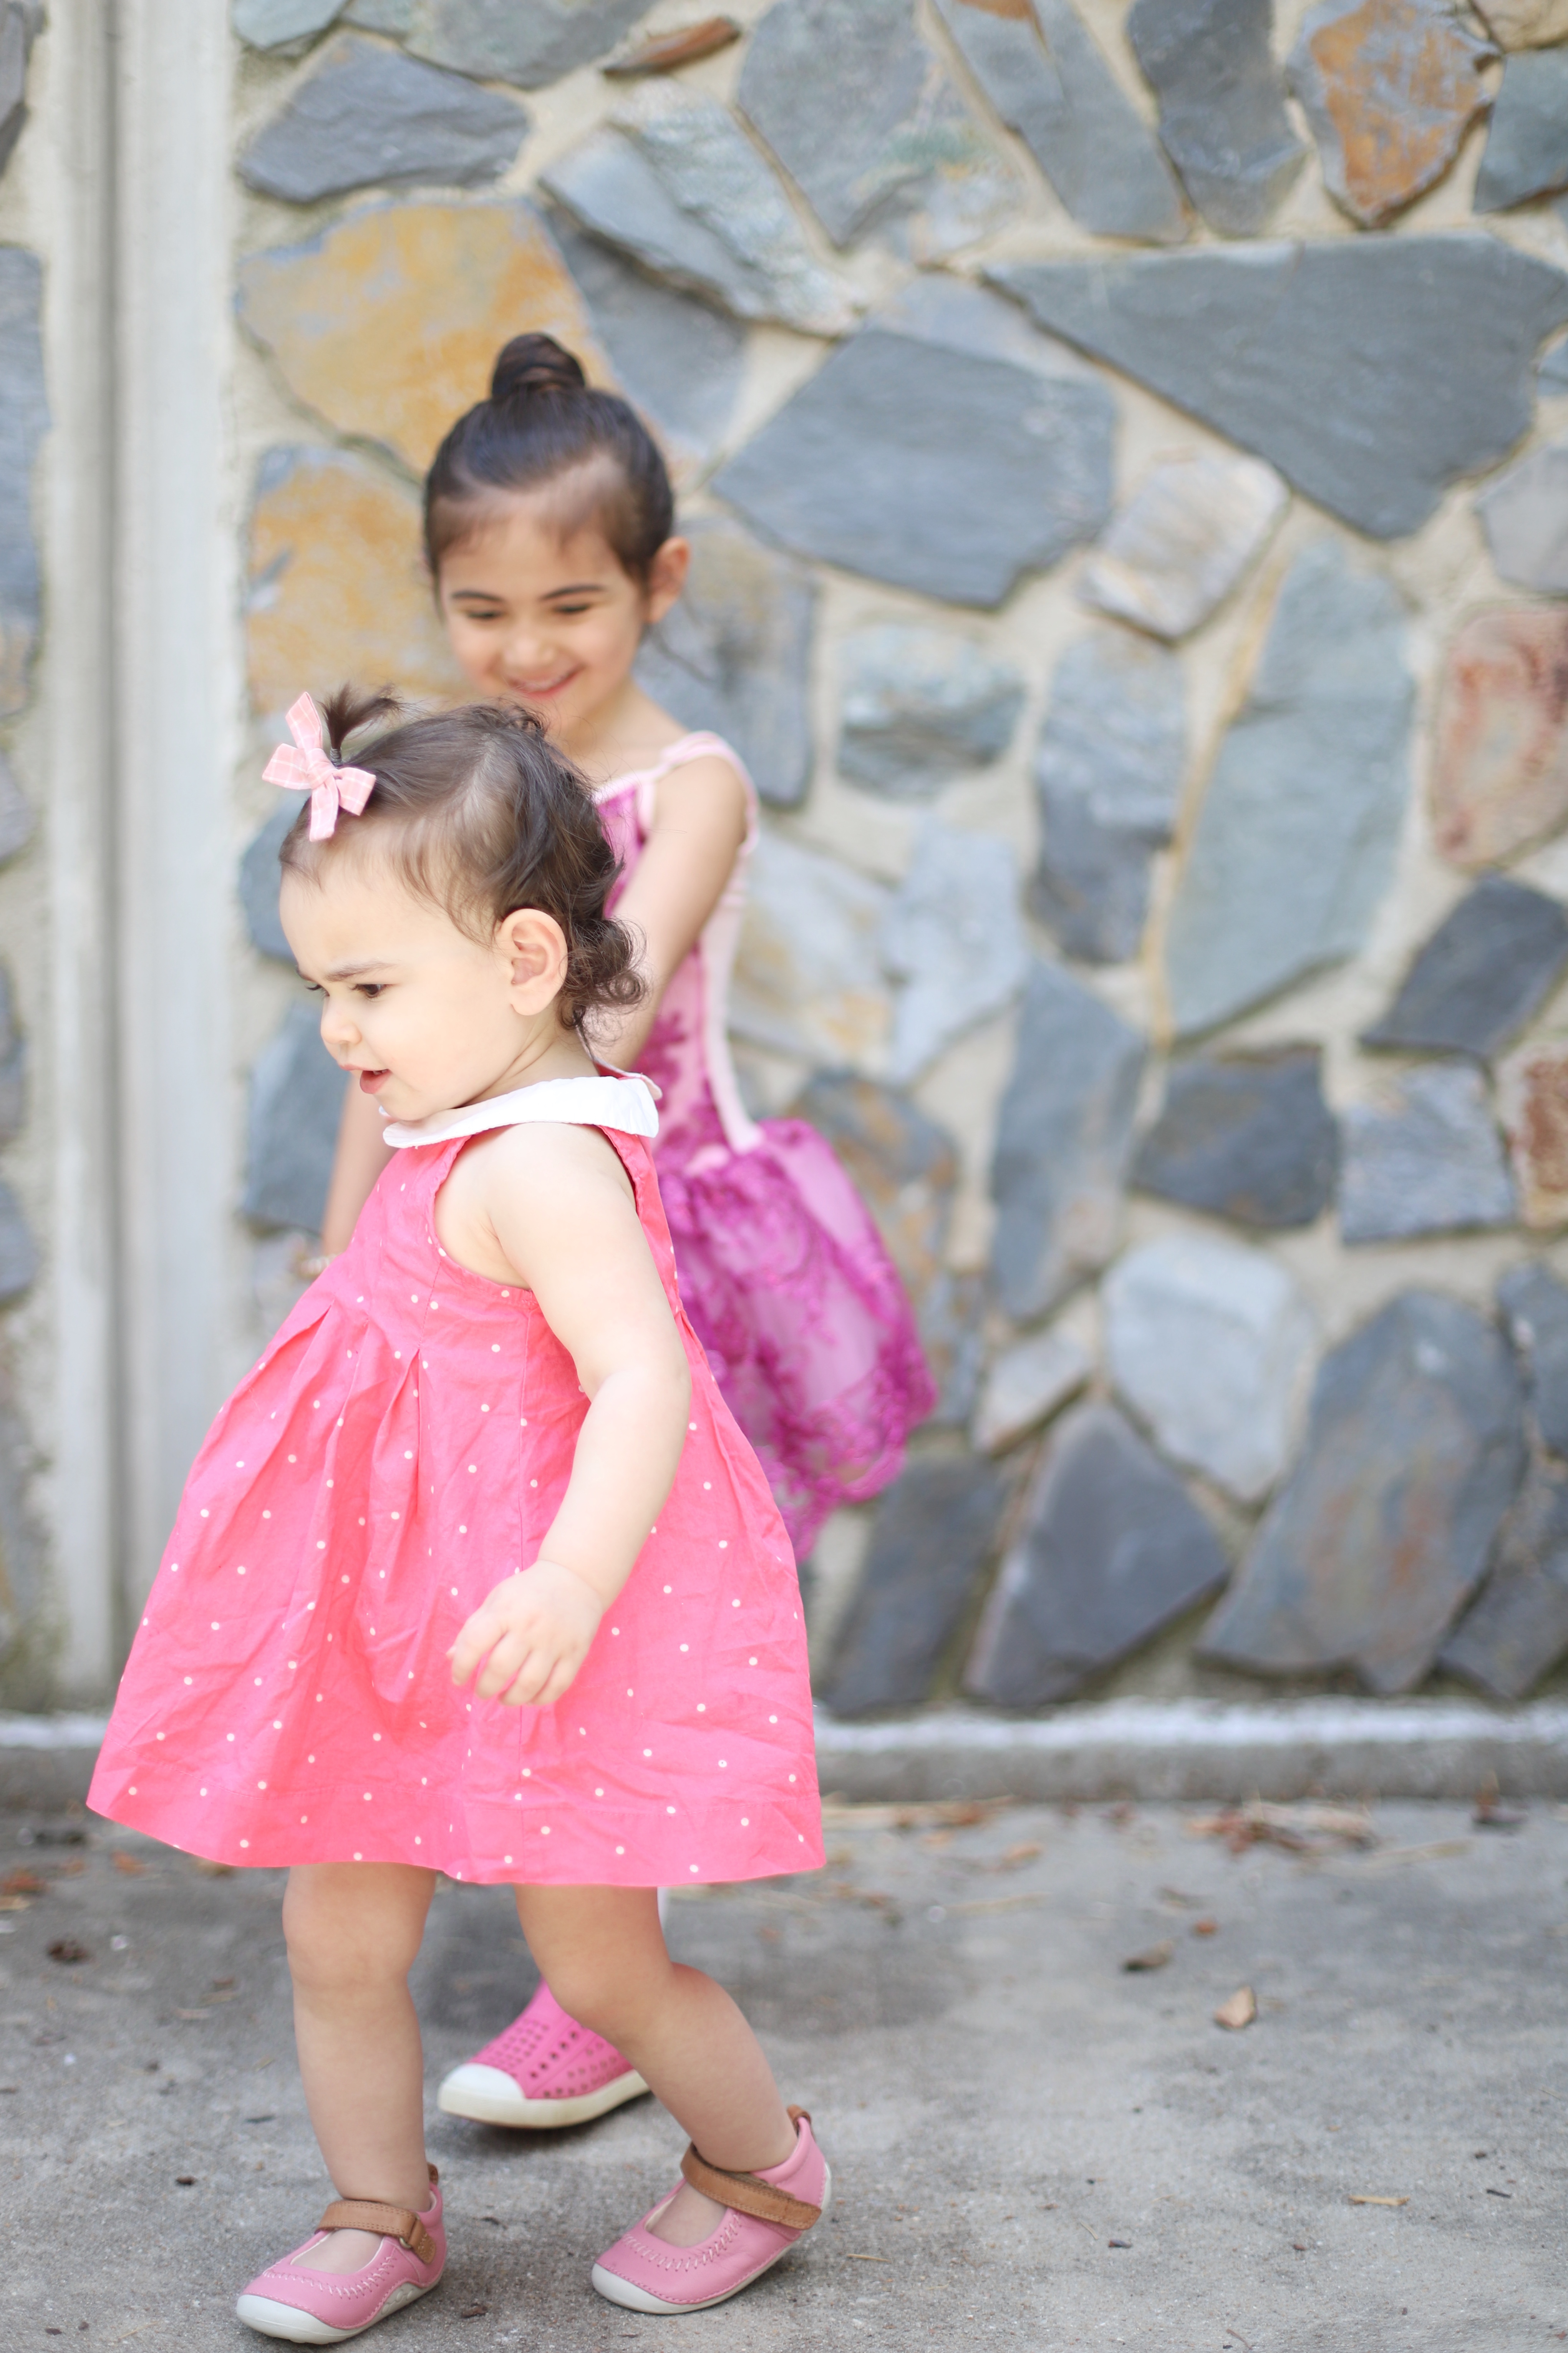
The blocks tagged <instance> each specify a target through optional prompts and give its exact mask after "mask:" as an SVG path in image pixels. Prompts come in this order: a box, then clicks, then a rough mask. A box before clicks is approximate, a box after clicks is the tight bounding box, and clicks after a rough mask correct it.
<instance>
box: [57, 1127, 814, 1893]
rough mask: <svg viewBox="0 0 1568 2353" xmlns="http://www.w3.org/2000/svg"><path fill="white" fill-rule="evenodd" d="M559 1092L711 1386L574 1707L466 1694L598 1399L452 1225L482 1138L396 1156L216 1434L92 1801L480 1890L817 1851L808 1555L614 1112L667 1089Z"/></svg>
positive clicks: (703, 1387)
mask: <svg viewBox="0 0 1568 2353" xmlns="http://www.w3.org/2000/svg"><path fill="white" fill-rule="evenodd" d="M562 1083H563V1085H564V1087H565V1089H566V1090H567V1093H568V1095H570V1091H571V1090H572V1089H573V1088H574V1087H577V1088H586V1089H589V1090H598V1091H599V1092H595V1093H593V1094H591V1095H587V1096H584V1097H582V1098H581V1099H580V1100H581V1101H582V1102H583V1103H585V1104H591V1106H592V1108H591V1109H590V1110H589V1111H588V1112H587V1113H579V1114H576V1116H578V1117H579V1118H580V1119H581V1120H582V1121H583V1124H595V1125H599V1126H600V1127H601V1131H602V1133H604V1134H605V1135H606V1137H607V1138H608V1141H609V1142H610V1143H611V1144H612V1145H613V1146H614V1148H615V1150H616V1153H617V1154H618V1155H619V1156H620V1159H621V1161H622V1163H623V1165H624V1166H625V1167H626V1171H627V1174H628V1176H630V1178H631V1180H632V1184H633V1186H634V1187H635V1190H636V1194H637V1213H638V1216H639V1218H640V1219H641V1221H642V1226H643V1229H644V1231H645V1233H646V1234H647V1240H648V1244H649V1247H650V1249H651V1250H652V1251H653V1254H654V1258H655V1260H656V1261H657V1263H658V1269H659V1272H660V1275H661V1277H662V1279H663V1282H664V1286H665V1291H666V1293H667V1296H668V1299H669V1301H670V1304H671V1306H672V1308H673V1309H674V1310H675V1313H676V1314H677V1317H678V1319H679V1326H680V1330H681V1333H682V1335H683V1338H684V1340H685V1344H686V1350H687V1355H688V1357H689V1361H690V1365H691V1372H692V1404H691V1410H690V1428H689V1435H688V1439H687V1444H686V1451H685V1453H684V1455H683V1456H682V1459H681V1463H680V1468H679V1472H678V1473H677V1476H676V1481H675V1485H674V1487H673V1489H672V1490H671V1492H670V1494H669V1496H668V1500H667V1502H666V1503H665V1504H664V1506H663V1509H662V1510H661V1511H660V1513H659V1516H658V1526H657V1528H656V1529H655V1530H654V1531H653V1533H652V1534H651V1535H650V1536H649V1538H648V1541H647V1544H646V1545H645V1546H644V1548H643V1550H642V1552H641V1554H640V1555H639V1556H638V1559H637V1566H636V1567H635V1568H634V1569H633V1571H632V1574H631V1577H630V1578H629V1580H628V1581H627V1583H626V1587H625V1588H624V1589H623V1591H622V1593H621V1595H620V1596H619V1598H618V1599H617V1600H616V1603H615V1605H614V1606H613V1608H612V1609H610V1610H609V1611H607V1613H606V1615H605V1620H604V1622H603V1624H602V1625H601V1626H600V1628H599V1630H598V1633H597V1635H596V1636H595V1641H594V1644H593V1647H592V1649H591V1651H590V1652H589V1654H588V1657H587V1659H586V1661H585V1662H584V1666H583V1668H582V1670H581V1672H579V1674H578V1676H577V1679H576V1681H575V1683H574V1684H573V1686H572V1689H571V1690H570V1692H569V1693H568V1694H567V1695H566V1697H565V1698H564V1699H563V1700H561V1701H560V1702H558V1703H557V1704H556V1705H555V1706H553V1707H546V1708H538V1707H524V1708H510V1707H503V1706H502V1705H501V1704H500V1703H499V1701H490V1700H479V1699H476V1698H475V1697H473V1695H472V1694H471V1692H470V1691H458V1690H456V1689H454V1687H453V1684H452V1681H451V1675H450V1671H449V1666H448V1662H447V1651H448V1650H449V1648H450V1645H451V1644H452V1642H453V1641H454V1640H455V1639H456V1636H457V1633H458V1629H459V1628H460V1627H461V1625H462V1623H463V1621H464V1620H465V1619H466V1618H467V1617H468V1615H469V1613H470V1611H471V1610H473V1609H475V1608H476V1606H477V1605H478V1604H479V1601H480V1600H482V1599H483V1598H484V1596H485V1595H486V1594H487V1593H488V1592H489V1590H490V1588H491V1587H492V1586H494V1585H495V1584H496V1583H497V1582H498V1581H499V1580H500V1578H501V1577H505V1576H507V1575H508V1574H509V1573H510V1572H511V1571H512V1570H514V1569H518V1568H521V1567H524V1566H525V1565H527V1564H529V1563H531V1561H532V1560H533V1559H534V1558H535V1557H536V1556H537V1552H538V1548H539V1545H540V1541H541V1539H542V1535H543V1534H544V1531H545V1530H546V1528H547V1527H548V1526H549V1525H550V1522H551V1520H552V1517H553V1515H554V1514H555V1511H556V1509H557V1507H558V1505H559V1504H560V1502H561V1498H562V1495H563V1492H564V1489H565V1486H566V1482H567V1479H568V1476H569V1474H570V1472H571V1467H572V1458H573V1451H574V1445H575V1442H576V1437H577V1432H578V1430H579V1429H580V1427H581V1425H582V1421H583V1418H584V1413H585V1412H586V1410H587V1406H586V1400H585V1399H584V1396H583V1393H582V1391H581V1389H580V1388H579V1387H578V1383H577V1375H576V1370H575V1367H574V1365H573V1362H572V1359H571V1357H570V1356H568V1354H567V1352H566V1350H565V1349H564V1348H563V1346H562V1345H561V1344H560V1342H559V1341H558V1340H557V1339H556V1338H555V1336H554V1335H553V1333H552V1331H551V1330H550V1327H549V1326H548V1324H546V1323H545V1321H544V1319H543V1316H542V1314H541V1313H540V1310H539V1307H538V1304H537V1303H536V1302H535V1300H534V1297H533V1295H532V1293H531V1292H525V1291H519V1290H508V1289H505V1288H503V1287H501V1286H500V1285H498V1284H496V1283H493V1282H489V1281H488V1280H487V1279H486V1278H485V1277H483V1276H481V1275H479V1274H475V1273H472V1272H470V1271H468V1269H466V1268H464V1267H461V1266H458V1264H457V1263H456V1262H455V1261H453V1260H451V1259H449V1258H447V1255H446V1254H445V1252H444V1251H443V1250H442V1249H441V1247H440V1245H439V1243H438V1241H437V1238H436V1229H435V1224H434V1219H433V1206H434V1202H435V1198H436V1195H437V1191H438V1190H439V1188H440V1187H441V1185H442V1183H443V1182H444V1180H445V1178H446V1177H447V1174H448V1173H449V1171H450V1169H451V1167H452V1165H453V1163H454V1161H455V1160H456V1159H457V1157H458V1154H459V1153H460V1152H461V1151H462V1150H463V1148H464V1146H465V1145H466V1143H467V1142H468V1134H456V1135H450V1134H448V1135H447V1138H446V1140H443V1141H437V1142H431V1143H428V1144H422V1145H415V1146H412V1147H409V1148H405V1149H404V1150H401V1151H399V1153H398V1154H397V1156H396V1158H395V1160H394V1161H393V1163H392V1164H391V1166H389V1167H388V1168H387V1170H386V1171H385V1173H384V1176H382V1178H381V1180H380V1182H379V1184H378V1185H377V1187H376V1188H375V1191H374V1194H373V1195H372V1197H371V1199H370V1201H369V1202H368V1203H367V1205H366V1207H365V1209H364V1211H363V1214H362V1216H361V1218H360V1221H359V1224H358V1227H357V1228H356V1229H355V1232H354V1237H353V1241H352V1243H351V1244H350V1246H349V1248H348V1250H345V1251H344V1252H343V1254H342V1257H341V1258H338V1259H336V1260H334V1261H333V1262H332V1263H331V1266H329V1268H328V1269H327V1271H326V1272H325V1273H324V1274H323V1275H322V1276H321V1279H320V1280H319V1281H318V1282H315V1283H313V1284H312V1285H311V1287H310V1290H309V1291H308V1292H307V1293H305V1295H304V1297H303V1298H302V1299H301V1300H300V1303H299V1304H298V1305H297V1306H296V1307H295V1309H294V1311H293V1313H292V1314H290V1315H289V1318H288V1320H287V1322H286V1323H285V1324H283V1325H282V1327H281V1329H280V1330H279V1333H278V1334H277V1335H276V1337H275V1338H274V1340H273V1341H272V1343H271V1344H270V1345H269V1347H268V1351H267V1354H266V1355H265V1356H263V1358H262V1359H261V1362H260V1363H259V1364H258V1366H256V1367H255V1369H254V1371H252V1372H251V1373H250V1374H249V1375H248V1376H247V1378H246V1379H245V1380H244V1381H242V1382H241V1384H240V1386H239V1388H237V1390H236V1392H235V1394H234V1395H233V1397H232V1398H230V1399H229V1401H228V1403H227V1404H226V1406H225V1407H224V1409H223V1410H222V1412H221V1413H220V1414H219V1415H218V1418H217V1419H216V1422H215V1423H214V1425H213V1428H212V1430H211V1432H210V1434H209V1436H208V1438H207V1440H206V1442H205V1445H204V1446H203V1448H202V1451H201V1453H200V1455H199V1456H198V1458H197V1461H196V1463H195V1468H194V1470H193V1471H192V1472H191V1476H190V1480H189V1482H188V1484H187V1486H186V1489H185V1493H184V1500H183V1501H182V1504H181V1506H180V1512H179V1516H178V1518H177V1520H176V1523H175V1527H174V1536H173V1538H172V1540H171V1542H170V1545H169V1548H168V1552H167V1554H166V1556H165V1557H164V1560H163V1566H162V1567H161V1568H160V1570H159V1573H158V1576H157V1578H156V1580H155V1582H154V1584H153V1589H152V1592H151V1594H150V1595H149V1597H148V1600H147V1604H146V1608H145V1611H144V1614H143V1616H142V1623H141V1627H140V1629H139V1630H138V1633H137V1636H136V1640H135V1642H134V1645H133V1647H132V1653H131V1659H130V1662H129V1664H128V1665H127V1667H126V1670H125V1675H124V1679H123V1681H122V1683H121V1687H120V1694H119V1697H118V1698H117V1700H116V1702H115V1706H114V1712H113V1715H112V1717H111V1719H110V1726H109V1732H108V1736H107V1737H106V1739H105V1741H104V1745H103V1749H102V1752H101V1755H100V1758H99V1763H98V1768H97V1771H96V1772H95V1774H94V1776H93V1781H92V1788H91V1793H90V1796H89V1804H90V1805H91V1806H92V1807H93V1808H94V1809H95V1810H97V1811H98V1812H100V1813H102V1814H106V1815H108V1816H109V1817H110V1819H111V1820H115V1821H120V1822H124V1823H126V1824H127V1825H129V1826H130V1827H131V1828H132V1829H135V1830H139V1831H146V1832H148V1833H149V1834H150V1835H152V1836H153V1837H155V1838H159V1839H163V1840H164V1841H167V1842H168V1843H170V1844H171V1845H174V1846H177V1847H183V1848H185V1849H187V1850H188V1851H189V1852H192V1853H195V1854H198V1855H204V1856H206V1857H209V1858H210V1859H211V1860H213V1861H214V1862H228V1863H240V1864H244V1863H258V1864H279V1863H296V1862H348V1861H354V1862H359V1861H365V1862H404V1863H415V1864H422V1865H424V1866H426V1868H428V1869H431V1870H438V1871H444V1872H446V1873H447V1874H448V1876H450V1877H451V1878H454V1879H462V1880H469V1881H476V1880H477V1881H484V1882H494V1881H521V1882H522V1883H540V1884H549V1885H626V1886H676V1885H684V1884H688V1883H700V1882H706V1881H710V1880H735V1879H751V1878H756V1877H760V1876H764V1875H769V1874H772V1873H780V1872H789V1871H798V1870H804V1869H808V1868H812V1867H814V1866H816V1864H818V1863H820V1862H821V1861H822V1844H821V1832H820V1815H819V1810H818V1805H817V1796H816V1775H815V1767H814V1762H813V1746H812V1724H811V1697H810V1689H809V1683H808V1675H807V1666H806V1651H805V1627H804V1624H803V1622H802V1617H801V1604H800V1593H799V1588H798V1585H797V1582H796V1577H795V1564H794V1561H793V1558H792V1556H791V1552H790V1546H789V1539H788V1536H787V1535H786V1533H785V1530H784V1525H783V1522H782V1520H781V1519H780V1516H779V1514H778V1511H777V1509H776V1507H775V1505H774V1504H773V1497H772V1495H771V1494H770V1493H769V1490H768V1485H767V1482H766V1480H765V1479H764V1477H763V1472H762V1471H761V1469H760V1468H759V1465H758V1462H757V1458H756V1456H755V1454H754V1453H753V1452H752V1449H751V1447H750V1446H749V1445H748V1444H747V1442H746V1440H745V1439H744V1438H743V1437H742V1433H741V1431H740V1430H738V1429H737V1427H736V1425H735V1422H734V1419H733V1418H732V1416H731V1412H730V1409H729V1408H728V1406H727V1405H726V1404H725V1402H724V1399H723V1397H722V1396H721V1393H720V1390H719V1388H718V1386H717V1383H716V1382H715V1379H714V1377H713V1374H712V1373H711V1372H710V1369H709V1367H708V1366H707V1364H706V1362H705V1361H704V1358H703V1356H702V1351H701V1348H700V1345H699V1343H698V1340H697V1338H696V1335H695V1334H694V1333H693V1331H692V1329H691V1326H690V1324H689V1323H688V1322H687V1320H686V1317H685V1314H684V1313H683V1312H682V1310H681V1306H680V1300H679V1293H678V1291H677V1287H676V1278H675V1261H674V1253H673V1251H672V1249H671V1246H670V1240H669V1234H668V1228H667V1226H666V1224H665V1220H664V1216H663V1213H662V1211H661V1209H660V1207H659V1198H658V1186H657V1184H656V1182H655V1179H654V1174H653V1164H652V1158H651V1155H650V1153H649V1150H648V1147H647V1143H646V1142H645V1141H644V1140H643V1135H642V1134H638V1133H630V1132H623V1131H621V1130H620V1129H618V1128H616V1127H615V1126H613V1125H610V1124H605V1120H604V1118H603V1105H604V1103H605V1094H604V1092H603V1091H604V1090H605V1088H606V1086H608V1087H609V1088H611V1090H612V1092H613V1091H614V1090H615V1088H616V1086H617V1085H618V1086H619V1087H620V1088H622V1089H625V1090H627V1091H628V1092H630V1093H632V1094H635V1096H636V1097H637V1100H638V1102H639V1103H640V1104H641V1105H643V1106H645V1107H646V1106H647V1100H648V1098H647V1090H646V1089H645V1088H644V1087H642V1086H641V1085H640V1084H638V1083H637V1082H635V1081H629V1080H624V1081H620V1082H614V1081H605V1080H583V1081H568V1082H562ZM547 1092H551V1090H547V1089H544V1088H540V1089H523V1090H521V1091H520V1092H518V1093H517V1094H515V1095H512V1096H509V1097H505V1098H500V1099H498V1102H497V1104H496V1105H495V1106H481V1107H477V1108H478V1109H479V1113H480V1114H481V1115H482V1113H483V1112H484V1111H485V1110H487V1109H495V1110H498V1111H501V1112H505V1111H506V1108H507V1106H512V1107H515V1106H517V1105H519V1104H520V1103H524V1101H525V1098H527V1097H528V1096H530V1095H533V1096H537V1097H542V1096H543V1095H544V1094H546V1093H547ZM553 1092H554V1093H555V1097H556V1101H557V1103H560V1101H561V1090H560V1087H559V1086H557V1087H556V1088H555V1089H554V1090H553ZM623 1099H624V1098H623ZM536 1115H545V1114H543V1113H542V1111H541V1110H540V1108H539V1106H538V1105H531V1106H529V1107H527V1108H526V1109H524V1110H522V1111H518V1112H516V1116H519V1117H525V1116H536ZM548 1115H550V1116H552V1117H553V1116H567V1117H572V1116H574V1114H573V1113H572V1112H571V1111H570V1110H569V1109H568V1110H566V1111H564V1112H560V1111H556V1110H552V1112H551V1113H549V1114H548ZM644 1115H645V1117H646V1116H647V1114H646V1109H645V1114H644ZM454 1116H455V1117H456V1118H458V1119H461V1118H463V1117H465V1116H471V1115H465V1114H456V1115H454ZM491 1124H502V1122H501V1120H500V1118H497V1119H496V1120H494V1121H492V1123H491ZM631 1124H632V1125H634V1126H635V1124H636V1123H635V1122H632V1123H631ZM652 1124H653V1123H652V1120H651V1117H647V1125H648V1126H651V1125H652Z"/></svg>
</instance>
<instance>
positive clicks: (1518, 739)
mask: <svg viewBox="0 0 1568 2353" xmlns="http://www.w3.org/2000/svg"><path fill="white" fill-rule="evenodd" d="M1565 822H1568V612H1563V611H1557V612H1552V611H1548V610H1545V609H1540V608H1534V607H1526V606H1513V607H1510V606H1499V607H1494V608H1493V609H1492V610H1490V611H1489V612H1484V613H1477V614H1474V615H1472V617H1470V619H1469V620H1468V621H1467V622H1466V623H1465V625H1464V627H1463V628H1461V629H1460V630H1459V632H1458V636H1457V637H1456V638H1455V639H1454V642H1453V644H1452V645H1451V646H1450V647H1449V649H1448V656H1447V662H1446V664H1445V666H1444V671H1443V681H1442V688H1441V692H1440V696H1439V702H1438V710H1437V739H1436V753H1435V756H1434V760H1433V769H1432V823H1433V828H1434V830H1435V832H1436V839H1437V848H1438V849H1439V850H1440V851H1441V852H1442V854H1443V856H1444V857H1445V858H1447V860H1449V861H1450V863H1451V864H1453V865H1455V866H1463V867H1470V868H1473V867H1478V866H1489V865H1492V864H1494V863H1495V862H1496V861H1497V860H1500V859H1505V858H1510V857H1512V856H1513V855H1514V853H1515V852H1516V851H1517V850H1521V849H1525V848H1526V847H1527V846H1528V845H1529V844H1530V843H1531V842H1533V841H1541V840H1543V839H1545V838H1546V836H1547V835H1549V834H1552V833H1555V832H1556V831H1557V829H1558V828H1559V827H1560V826H1562V825H1563V823H1565Z"/></svg>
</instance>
